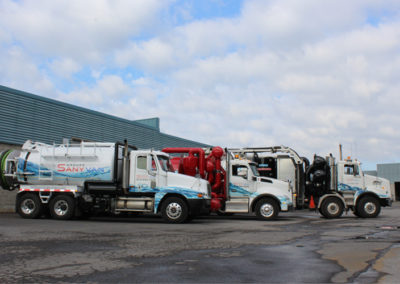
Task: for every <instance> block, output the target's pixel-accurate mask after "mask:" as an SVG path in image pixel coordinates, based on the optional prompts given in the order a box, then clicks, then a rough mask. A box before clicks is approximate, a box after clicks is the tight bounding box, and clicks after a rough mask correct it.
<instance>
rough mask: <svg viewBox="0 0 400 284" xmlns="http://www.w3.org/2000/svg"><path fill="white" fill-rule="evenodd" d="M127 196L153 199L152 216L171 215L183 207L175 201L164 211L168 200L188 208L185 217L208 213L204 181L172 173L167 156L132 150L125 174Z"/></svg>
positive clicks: (208, 200)
mask: <svg viewBox="0 0 400 284" xmlns="http://www.w3.org/2000/svg"><path fill="white" fill-rule="evenodd" d="M129 193H130V195H135V194H136V195H139V196H142V195H144V196H146V195H147V196H149V197H153V198H154V213H157V212H161V213H162V214H164V213H166V214H168V215H170V216H175V215H176V214H177V212H181V211H182V210H183V209H184V208H183V207H184V206H185V205H184V204H180V203H179V202H178V201H176V202H174V204H172V205H170V208H164V206H163V203H164V201H165V200H167V199H168V198H175V199H181V200H182V201H184V203H186V204H187V205H188V210H189V213H188V214H189V216H190V217H195V216H197V215H200V214H202V213H208V210H209V207H210V198H211V187H210V185H209V183H208V182H207V181H206V180H203V179H200V178H195V177H191V176H187V175H183V174H179V173H175V172H174V169H173V168H172V166H171V163H170V160H169V155H168V154H166V153H164V152H160V151H153V150H148V151H132V152H131V153H130V173H129Z"/></svg>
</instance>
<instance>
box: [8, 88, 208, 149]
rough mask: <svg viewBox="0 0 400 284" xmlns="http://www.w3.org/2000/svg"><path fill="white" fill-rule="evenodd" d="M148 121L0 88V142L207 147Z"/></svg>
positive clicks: (156, 147) (158, 147) (142, 146)
mask: <svg viewBox="0 0 400 284" xmlns="http://www.w3.org/2000/svg"><path fill="white" fill-rule="evenodd" d="M149 120H150V121H149ZM149 120H143V121H142V122H135V121H130V120H126V119H122V118H118V117H115V116H111V115H107V114H104V113H100V112H96V111H92V110H89V109H85V108H81V107H77V106H74V105H71V104H66V103H62V102H59V101H55V100H51V99H47V98H44V97H40V96H36V95H33V94H29V93H26V92H22V91H18V90H15V89H11V88H7V87H4V86H1V85H0V143H9V144H17V145H21V144H23V143H24V142H25V141H26V140H28V139H30V140H33V141H40V142H43V143H49V144H52V143H62V139H63V138H68V139H71V138H72V137H77V138H82V139H87V140H92V141H99V142H116V141H121V142H122V141H123V140H124V139H128V141H129V144H131V145H135V146H137V147H138V148H142V149H143V148H154V149H162V148H164V147H206V146H208V145H206V144H203V143H199V142H195V141H191V140H186V139H183V138H179V137H176V136H172V135H168V134H164V133H161V132H160V131H159V125H158V123H159V122H158V120H157V119H156V120H155V122H156V123H155V124H154V118H153V119H149ZM151 120H153V122H152V121H151Z"/></svg>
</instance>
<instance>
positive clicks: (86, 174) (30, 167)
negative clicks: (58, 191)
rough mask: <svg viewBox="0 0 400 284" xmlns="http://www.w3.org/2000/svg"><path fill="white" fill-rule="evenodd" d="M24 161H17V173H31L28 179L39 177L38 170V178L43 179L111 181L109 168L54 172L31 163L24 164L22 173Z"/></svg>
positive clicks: (85, 168)
mask: <svg viewBox="0 0 400 284" xmlns="http://www.w3.org/2000/svg"><path fill="white" fill-rule="evenodd" d="M24 165H25V160H24V159H19V160H18V169H17V172H18V173H20V174H21V173H23V172H28V173H32V174H33V175H32V174H30V175H29V176H28V177H32V176H33V177H35V176H39V169H40V171H41V172H40V176H41V177H43V178H48V177H52V176H53V177H61V178H76V179H88V178H96V179H100V180H110V179H111V168H110V167H103V168H94V167H93V168H91V167H84V170H82V171H81V172H72V171H71V172H59V171H55V170H50V169H48V168H46V167H43V166H42V167H39V165H38V164H36V163H33V162H29V161H28V162H27V163H26V169H25V171H24Z"/></svg>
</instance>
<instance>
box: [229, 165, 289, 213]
mask: <svg viewBox="0 0 400 284" xmlns="http://www.w3.org/2000/svg"><path fill="white" fill-rule="evenodd" d="M228 165H229V167H228V169H227V172H229V178H228V182H229V190H228V200H227V201H226V203H225V211H224V212H226V213H250V212H254V213H255V214H256V215H257V216H258V217H260V218H261V219H267V220H268V219H273V218H275V217H276V216H277V215H278V213H279V211H288V210H289V209H291V208H292V206H293V189H292V188H291V186H290V184H289V183H287V182H284V181H279V180H277V179H273V178H265V177H260V176H259V174H258V171H257V166H256V164H255V163H252V162H250V161H248V160H247V159H229V163H228ZM225 168H226V164H225Z"/></svg>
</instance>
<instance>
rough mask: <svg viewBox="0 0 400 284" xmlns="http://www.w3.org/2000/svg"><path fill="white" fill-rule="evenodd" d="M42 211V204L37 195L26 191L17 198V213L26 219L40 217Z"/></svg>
mask: <svg viewBox="0 0 400 284" xmlns="http://www.w3.org/2000/svg"><path fill="white" fill-rule="evenodd" d="M42 212H43V205H42V202H41V201H40V198H39V196H37V195H36V194H33V193H27V194H24V195H22V196H21V197H18V199H17V213H18V214H19V215H20V216H21V217H22V218H26V219H35V218H38V217H40V215H42Z"/></svg>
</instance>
